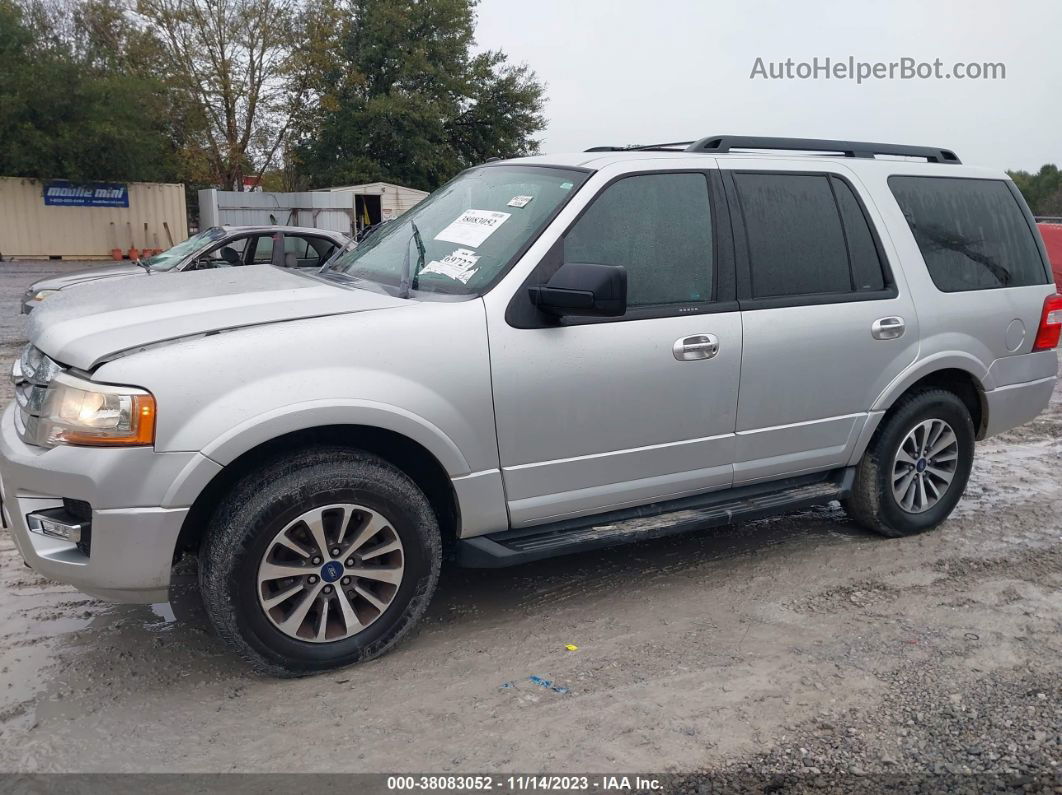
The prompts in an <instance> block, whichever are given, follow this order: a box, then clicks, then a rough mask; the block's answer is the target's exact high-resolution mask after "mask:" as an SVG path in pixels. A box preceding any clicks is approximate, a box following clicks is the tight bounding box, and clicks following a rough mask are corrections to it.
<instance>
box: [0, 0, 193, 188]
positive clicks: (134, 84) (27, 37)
mask: <svg viewBox="0 0 1062 795" xmlns="http://www.w3.org/2000/svg"><path fill="white" fill-rule="evenodd" d="M105 10H106V14H103V13H102V12H103V11H105ZM112 10H113V7H107V6H106V4H105V3H104V2H97V3H95V7H94V8H93V9H88V12H87V15H86V16H83V17H82V18H81V19H82V20H86V19H89V16H91V18H92V19H93V21H94V22H95V21H99V20H100V19H101V18H102V16H107V15H111V11H112ZM97 13H100V14H102V16H101V17H97V16H96V14H97ZM70 22H71V19H70V18H69V17H65V16H63V14H62V13H61V12H60V10H57V9H55V8H49V7H47V6H44V5H40V4H37V5H33V6H23V5H19V4H17V3H15V2H13V0H0V141H2V142H3V145H2V146H0V174H3V175H11V176H25V177H36V178H41V179H48V178H68V179H73V180H165V179H172V178H173V174H174V171H175V168H176V158H175V149H174V145H173V141H172V138H171V137H170V135H169V134H168V123H167V121H166V119H167V103H166V100H165V96H164V95H165V89H164V86H163V84H162V83H161V82H160V81H159V80H158V79H157V78H155V77H153V76H151V75H144V74H138V73H137V72H136V71H134V70H130V69H128V68H118V67H116V66H115V65H114V64H107V63H104V62H101V61H100V60H98V59H97V53H98V52H99V48H98V47H97V46H96V43H95V42H94V41H93V40H92V35H94V34H92V33H91V32H84V31H82V33H81V34H79V35H80V38H78V39H76V40H75V39H73V38H71V31H73V30H80V28H78V26H77V25H74V24H70ZM119 22H120V20H119V18H118V17H115V16H113V15H112V16H111V23H112V24H111V25H110V28H109V29H110V30H111V32H112V33H115V35H124V34H119V32H118V31H119V28H120V27H121V26H120V24H119ZM101 31H102V28H98V29H97V33H99V32H101ZM123 43H124V42H123ZM117 51H118V52H123V51H124V48H123V47H119V48H118V50H117ZM126 67H127V65H126Z"/></svg>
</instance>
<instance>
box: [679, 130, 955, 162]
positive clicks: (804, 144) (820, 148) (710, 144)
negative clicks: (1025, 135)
mask: <svg viewBox="0 0 1062 795" xmlns="http://www.w3.org/2000/svg"><path fill="white" fill-rule="evenodd" d="M733 149H781V150H785V151H801V152H840V153H841V154H843V155H844V156H845V157H874V156H875V155H897V156H902V157H924V158H925V159H926V161H927V162H929V163H955V164H961V163H962V161H961V160H959V157H958V155H956V154H955V153H954V152H953V151H951V150H950V149H940V148H937V147H935V146H905V145H903V144H875V143H869V142H867V141H832V140H829V139H826V138H770V137H767V138H764V137H757V136H748V135H710V136H708V137H707V138H702V139H701V140H699V141H695V142H694V143H692V144H690V145H689V146H688V147H687V148H686V151H687V152H702V153H705V154H723V153H726V152H729V151H731V150H733Z"/></svg>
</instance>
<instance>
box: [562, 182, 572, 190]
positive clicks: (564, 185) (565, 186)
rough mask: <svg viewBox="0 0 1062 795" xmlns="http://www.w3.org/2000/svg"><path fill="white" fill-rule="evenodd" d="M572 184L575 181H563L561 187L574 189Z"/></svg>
mask: <svg viewBox="0 0 1062 795" xmlns="http://www.w3.org/2000/svg"><path fill="white" fill-rule="evenodd" d="M572 185H573V183H571V182H562V183H561V184H560V189H561V190H571V189H572Z"/></svg>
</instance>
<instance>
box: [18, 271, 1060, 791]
mask: <svg viewBox="0 0 1062 795" xmlns="http://www.w3.org/2000/svg"><path fill="white" fill-rule="evenodd" d="M58 264H59V263H37V264H26V263H21V264H18V263H3V264H2V265H0V331H2V333H3V342H2V347H0V357H2V359H3V361H2V363H0V364H2V366H3V367H7V366H8V364H9V362H10V358H11V356H12V355H13V353H14V351H15V350H17V348H18V346H19V345H21V344H22V343H21V319H19V318H17V316H15V315H14V312H15V311H17V297H18V295H19V294H20V293H21V292H22V290H23V289H24V288H25V287H26V286H27V284H28V283H29V282H30V281H32V280H33V279H34V278H37V277H38V276H39V275H42V274H43V273H46V272H53V271H55V270H57V267H56V266H57V265H58ZM63 265H64V267H66V264H65V263H64V264H63ZM0 383H3V384H4V386H2V387H0V390H3V391H0V397H2V396H6V395H9V394H10V393H9V390H8V388H7V386H6V383H5V382H3V381H0ZM1060 467H1062V390H1060V391H1058V392H1056V394H1055V397H1054V400H1053V402H1052V404H1051V407H1050V409H1049V410H1048V412H1047V413H1046V414H1044V415H1043V416H1042V417H1041V418H1040V419H1038V420H1037V421H1036V422H1034V423H1031V424H1030V425H1027V426H1025V427H1023V428H1020V429H1017V430H1015V431H1011V432H1009V433H1007V434H1005V435H1003V436H1001V437H997V438H995V439H991V440H989V441H987V442H985V443H982V444H979V445H978V459H977V462H976V464H975V467H974V474H973V477H972V480H971V483H970V486H969V489H968V491H967V495H966V497H965V498H964V499H963V501H962V502H961V503H960V504H959V507H958V508H957V510H956V512H955V514H954V515H953V516H952V518H951V519H949V520H948V521H947V522H946V523H945V525H944V526H943V527H942V528H940V529H939V530H938V531H936V532H933V533H930V534H926V535H923V536H918V537H915V538H907V539H897V540H888V539H881V538H878V537H876V536H873V535H870V534H868V533H865V532H864V531H862V530H860V529H859V528H858V527H856V526H855V525H854V524H853V523H851V522H850V521H849V520H848V519H847V517H846V516H845V515H844V513H843V511H841V510H840V509H839V508H829V509H822V510H816V511H807V512H803V513H800V514H796V515H791V516H785V517H780V518H776V519H771V520H765V521H761V522H755V523H752V524H747V525H742V526H739V527H733V528H725V529H721V530H715V531H709V532H706V533H703V534H700V535H694V536H688V537H682V538H673V539H665V540H661V541H658V542H652V543H646V544H639V545H634V546H631V547H626V548H620V549H615V550H609V551H605V552H598V553H590V554H585V555H577V556H572V557H569V558H562V559H558V560H554V561H547V562H543V563H538V564H533V565H528V566H524V567H520V568H516V569H511V570H501V571H468V570H460V569H453V568H451V569H446V570H444V572H443V576H442V579H441V581H440V588H439V591H438V593H437V595H436V598H435V601H434V603H433V606H432V608H431V609H430V611H429V614H428V617H427V620H426V621H425V622H424V624H423V625H422V627H421V628H420V630H419V631H417V632H416V633H415V634H414V635H413V636H412V637H410V638H409V639H408V640H407V641H405V642H404V643H402V644H401V645H400V647H399V648H398V649H396V650H395V651H394V652H392V653H391V654H389V655H387V656H386V657H384V658H383V659H380V660H376V661H373V662H371V663H368V664H365V665H362V666H359V667H355V668H352V669H348V670H344V671H340V672H337V673H334V674H331V675H327V676H320V677H316V678H313V679H305V680H297V681H274V680H269V679H264V678H261V677H258V676H255V675H253V674H251V673H249V672H248V671H247V670H246V669H245V668H243V667H242V666H241V664H240V663H238V662H237V661H235V660H234V659H232V657H231V656H230V655H229V654H227V653H226V651H225V650H224V649H223V648H222V647H221V646H220V644H219V643H218V642H217V641H216V640H215V638H214V637H213V636H212V635H211V633H210V632H209V630H208V628H207V627H206V624H205V622H204V620H203V616H202V611H201V609H200V606H199V603H198V601H197V596H196V593H195V589H194V587H192V586H191V585H190V583H191V582H192V581H193V579H194V578H193V576H192V575H193V572H194V569H193V568H192V567H191V566H189V565H186V566H185V567H184V568H183V570H182V571H183V574H182V577H181V578H180V583H181V587H179V588H178V589H176V590H175V593H174V599H173V600H172V601H171V603H170V604H163V605H153V606H120V605H109V604H106V603H103V602H99V601H97V600H95V599H92V598H90V597H87V596H84V595H81V594H79V593H77V592H75V591H73V590H71V589H70V588H67V587H65V586H61V585H58V584H55V583H50V582H47V581H45V580H43V579H41V578H39V577H38V576H37V575H35V574H34V573H33V572H32V571H30V570H28V569H25V568H24V567H23V566H22V564H21V561H20V560H19V559H18V556H17V554H16V553H15V551H14V547H13V545H12V543H11V541H10V539H8V538H0V771H19V772H34V771H95V772H111V771H135V772H150V771H196V772H203V773H212V772H214V773H216V772H227V771H251V772H269V771H292V772H298V771H318V772H354V771H376V772H379V771H388V772H390V771H408V772H424V771H438V772H452V773H468V772H483V771H490V772H498V771H519V772H539V771H547V772H557V773H559V772H590V771H594V772H613V771H628V772H638V771H642V772H658V773H669V774H671V777H670V778H669V779H668V782H669V785H668V786H669V789H671V790H675V791H682V792H722V791H731V790H739V791H749V792H752V791H758V792H762V791H765V790H766V791H783V792H785V791H791V792H800V791H805V790H827V791H837V790H845V791H868V792H869V791H885V790H895V789H904V790H919V789H921V790H923V791H927V792H928V791H934V792H938V791H986V790H992V789H1003V790H1024V791H1043V792H1049V791H1055V792H1062V778H1059V772H1058V771H1059V768H1058V764H1059V761H1060V760H1062V747H1060V742H1062V740H1060V735H1062V698H1060V697H1062V689H1060V688H1062V684H1060V682H1062V677H1060V674H1062V521H1060V519H1059V509H1060V508H1062V479H1060V477H1059V472H1060V471H1062V468H1060ZM175 615H176V616H178V617H179V620H175ZM566 644H575V645H577V646H578V647H579V648H578V650H577V651H567V650H566V649H565V645H566ZM532 675H535V676H541V677H544V678H548V679H551V680H553V681H554V682H555V683H556V684H557V685H559V686H563V687H566V688H568V692H567V693H558V692H556V691H554V690H550V689H546V688H543V687H541V686H539V685H537V684H535V683H533V682H531V681H530V680H529V678H528V677H529V676H532ZM507 683H508V685H509V686H503V685H505V684H507Z"/></svg>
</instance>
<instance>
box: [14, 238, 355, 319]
mask: <svg viewBox="0 0 1062 795" xmlns="http://www.w3.org/2000/svg"><path fill="white" fill-rule="evenodd" d="M278 236H279V237H278ZM347 242H348V238H347V236H346V235H344V234H341V233H339V232H332V231H330V230H328V229H312V228H309V227H301V226H212V227H210V228H209V229H205V230H203V231H202V232H200V233H199V234H197V235H192V236H191V237H190V238H188V239H187V240H184V241H182V242H180V243H178V244H177V245H176V246H174V247H173V248H168V249H166V250H165V251H162V252H160V253H158V254H156V255H154V256H152V257H146V258H144V259H140V260H133V261H131V262H122V263H117V264H114V265H102V266H100V267H98V268H86V269H85V270H80V271H74V272H73V273H65V274H63V275H61V276H51V277H49V278H47V279H41V280H40V281H37V282H34V283H33V285H31V286H30V288H29V289H28V290H26V293H25V295H23V296H22V314H24V315H28V314H29V313H30V312H32V311H33V310H34V309H35V308H36V307H37V306H39V305H40V302H41V301H43V300H44V299H46V298H48V297H49V296H53V295H55V294H56V293H58V292H59V291H60V290H65V289H67V288H68V287H74V286H76V285H81V284H86V283H88V282H94V281H99V280H101V279H116V278H119V277H123V276H137V275H144V274H150V273H169V272H173V273H176V272H179V271H188V270H204V269H208V268H229V267H233V266H237V265H258V264H266V265H269V264H273V265H280V266H284V267H293V268H309V269H311V270H313V269H317V268H320V267H322V266H323V265H324V264H325V263H326V262H328V260H329V259H330V258H331V256H332V254H333V253H335V252H336V251H337V250H338V249H340V248H342V247H343V246H344V245H346V243H347ZM289 255H290V256H289Z"/></svg>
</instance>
